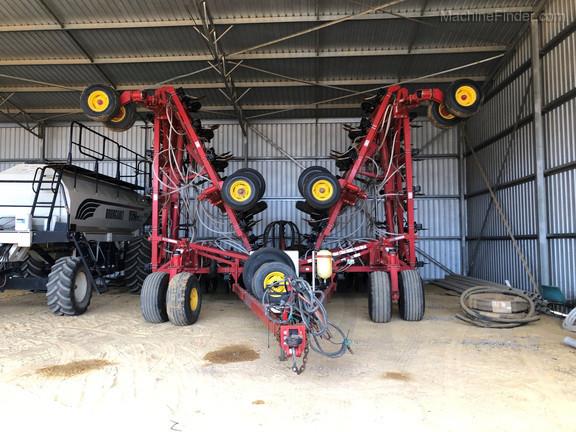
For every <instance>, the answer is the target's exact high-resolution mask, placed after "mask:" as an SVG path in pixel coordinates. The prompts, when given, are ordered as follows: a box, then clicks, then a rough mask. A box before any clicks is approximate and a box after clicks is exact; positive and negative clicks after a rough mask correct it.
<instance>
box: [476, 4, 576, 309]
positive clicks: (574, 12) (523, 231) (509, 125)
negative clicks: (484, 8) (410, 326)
mask: <svg viewBox="0 0 576 432" xmlns="http://www.w3.org/2000/svg"><path fill="white" fill-rule="evenodd" d="M575 21H576V4H575V3H574V1H573V0H550V1H549V2H548V3H547V6H546V9H545V10H544V13H543V15H542V20H541V22H540V35H539V37H540V47H541V56H542V61H541V63H542V75H543V82H542V85H543V95H542V96H543V115H544V118H543V122H544V145H545V153H546V170H545V173H544V175H545V177H546V188H547V196H548V203H547V204H548V215H547V216H548V248H549V252H550V268H551V281H550V282H551V283H552V284H554V285H558V286H560V287H561V288H562V290H563V291H564V292H565V294H566V295H567V297H568V298H571V299H574V298H576V277H575V273H574V271H573V268H574V267H575V266H576V238H575V234H574V233H575V232H576V223H575V222H574V211H575V210H576V209H575V205H576V204H575V197H576V195H575V190H574V188H575V186H574V184H575V181H576V174H575V171H574V170H575V169H576V139H575V130H576V116H575V113H576V99H575V98H574V96H575V89H576V62H575V60H574V59H575V58H576V34H575V33H574V22H575ZM530 50H531V43H530V35H529V34H526V35H524V37H523V39H522V40H521V42H520V44H519V46H518V48H517V50H516V51H515V53H514V55H513V57H512V58H511V60H510V61H509V62H508V63H507V65H506V66H505V67H504V68H503V69H502V70H501V71H500V73H499V74H498V75H497V77H496V80H495V84H496V89H498V91H497V92H496V94H494V95H491V97H490V98H489V100H488V101H487V102H486V103H485V105H484V107H483V108H482V110H481V112H480V113H479V114H478V115H476V116H475V117H473V118H472V119H470V120H469V121H468V122H467V125H466V126H467V142H468V144H469V145H470V146H472V147H473V148H475V149H476V155H477V157H478V160H479V161H480V163H481V164H482V166H483V167H484V170H485V171H486V174H487V176H488V178H489V180H490V183H491V185H492V186H493V187H494V189H495V190H496V195H497V197H498V199H499V201H500V203H501V205H502V208H503V210H504V213H505V214H506V216H507V218H508V220H509V221H510V223H511V226H512V229H513V232H514V234H515V235H516V236H517V238H518V239H519V240H520V241H519V243H520V248H521V249H522V251H523V253H524V254H525V256H526V258H527V261H528V262H529V264H530V267H531V269H532V271H533V272H534V274H535V275H536V277H538V272H539V265H538V251H537V234H538V231H537V229H538V228H537V226H538V225H537V215H536V201H535V200H536V192H535V191H536V186H535V150H534V122H533V116H532V114H533V108H534V106H533V101H532V95H533V88H532V84H531V75H532V73H531V63H530ZM499 87H500V88H499ZM526 90H528V92H527V93H526ZM525 94H526V95H527V100H526V103H525V107H524V109H523V110H522V112H521V113H519V111H520V107H521V105H522V101H523V99H524V95H525ZM518 118H519V119H521V121H520V123H519V127H517V130H515V131H514V129H515V128H514V124H515V122H516V120H517V119H518ZM466 166H467V167H466V172H467V179H466V185H467V211H468V240H469V241H468V255H469V269H468V270H469V272H470V274H471V275H472V276H476V277H481V278H486V279H490V280H494V281H498V282H502V281H504V280H505V279H508V280H510V281H511V282H512V283H513V284H515V285H517V286H519V287H522V288H525V289H529V288H530V284H529V280H528V277H527V275H526V272H525V271H524V270H523V268H522V266H521V263H520V260H519V258H518V256H517V255H516V253H515V252H514V250H513V248H512V243H511V241H510V240H509V238H508V236H507V234H506V231H505V229H504V226H503V224H502V222H501V220H500V218H499V217H498V216H497V214H496V212H495V210H494V206H491V207H492V209H491V212H490V214H489V216H488V218H487V221H486V224H485V225H486V226H485V230H484V232H483V233H482V232H481V229H482V225H483V222H484V219H485V215H486V211H487V209H488V207H489V206H490V201H491V200H490V197H489V194H488V191H487V188H486V185H485V184H484V182H483V180H482V177H481V175H480V171H479V169H478V166H477V164H476V162H475V158H474V156H473V155H472V154H470V152H468V154H467V157H466ZM500 172H501V174H500ZM475 257H476V259H474V258H475Z"/></svg>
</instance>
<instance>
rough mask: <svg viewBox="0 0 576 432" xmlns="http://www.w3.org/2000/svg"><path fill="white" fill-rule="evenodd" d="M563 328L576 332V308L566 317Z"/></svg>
mask: <svg viewBox="0 0 576 432" xmlns="http://www.w3.org/2000/svg"><path fill="white" fill-rule="evenodd" d="M562 327H563V328H564V330H568V331H571V332H576V308H574V309H572V311H571V312H570V313H569V314H568V315H566V318H564V321H563V322H562Z"/></svg>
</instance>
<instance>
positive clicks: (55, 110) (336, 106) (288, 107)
mask: <svg viewBox="0 0 576 432" xmlns="http://www.w3.org/2000/svg"><path fill="white" fill-rule="evenodd" d="M315 107H317V108H318V109H350V108H358V110H359V109H360V105H359V104H358V103H341V104H318V105H315ZM242 109H243V110H244V111H274V110H300V109H305V110H311V109H314V108H311V107H310V106H309V105H291V104H270V105H242ZM138 111H139V112H147V111H146V110H144V109H139V110H138ZM201 111H234V107H232V106H231V105H206V106H203V107H202V109H201ZM26 112H27V113H28V114H76V113H77V114H82V110H81V109H79V108H77V107H71V108H29V109H26ZM0 113H7V114H11V113H13V111H10V110H6V109H2V108H0Z"/></svg>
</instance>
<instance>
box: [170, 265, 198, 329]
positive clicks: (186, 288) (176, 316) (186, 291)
mask: <svg viewBox="0 0 576 432" xmlns="http://www.w3.org/2000/svg"><path fill="white" fill-rule="evenodd" d="M202 294H203V287H202V286H201V284H200V281H199V280H198V278H197V277H196V276H194V275H193V274H191V273H186V272H183V273H178V274H177V275H176V276H174V277H173V278H172V279H171V280H170V283H169V284H168V294H167V296H166V310H167V311H168V319H169V320H170V322H171V323H172V324H174V325H177V326H185V325H191V324H194V323H195V322H196V321H198V318H199V317H200V310H201V309H202Z"/></svg>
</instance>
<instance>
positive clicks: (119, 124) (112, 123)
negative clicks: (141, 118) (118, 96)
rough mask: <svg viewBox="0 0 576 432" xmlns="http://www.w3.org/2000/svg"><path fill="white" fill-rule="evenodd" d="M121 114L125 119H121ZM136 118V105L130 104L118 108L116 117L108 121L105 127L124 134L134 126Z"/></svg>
mask: <svg viewBox="0 0 576 432" xmlns="http://www.w3.org/2000/svg"><path fill="white" fill-rule="evenodd" d="M122 112H123V113H122ZM121 114H122V115H123V117H121ZM136 118H137V116H136V104H134V103H129V104H126V105H122V106H120V107H118V112H117V113H116V115H115V116H113V117H111V118H110V119H109V120H107V121H106V122H105V123H104V126H106V127H107V128H109V129H112V130H115V131H118V132H123V131H127V130H128V129H130V128H131V127H132V126H134V123H136Z"/></svg>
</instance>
